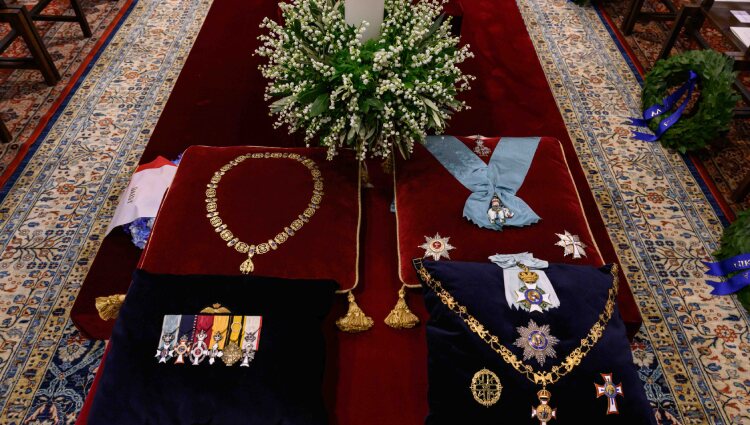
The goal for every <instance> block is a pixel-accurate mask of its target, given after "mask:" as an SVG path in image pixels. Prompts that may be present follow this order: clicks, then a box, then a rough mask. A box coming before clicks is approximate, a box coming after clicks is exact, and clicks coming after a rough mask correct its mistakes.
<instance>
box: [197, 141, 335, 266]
mask: <svg viewBox="0 0 750 425" xmlns="http://www.w3.org/2000/svg"><path fill="white" fill-rule="evenodd" d="M262 158H263V159H267V158H271V159H291V160H294V161H297V162H299V163H301V164H302V165H304V166H305V167H307V168H308V170H310V175H311V176H312V179H313V193H312V196H311V197H310V202H309V203H308V205H307V208H305V210H304V211H303V212H302V214H300V215H299V216H298V217H297V218H296V219H294V221H292V222H291V223H289V226H286V227H284V229H283V231H281V232H279V233H278V234H277V235H276V236H274V237H273V238H272V239H269V240H268V241H267V242H262V243H259V244H257V245H251V244H247V243H245V242H242V241H240V239H239V238H238V237H236V236H235V235H234V233H232V231H231V230H229V229H228V228H227V224H226V223H224V221H223V220H222V219H221V217H220V216H219V207H218V200H217V198H216V196H217V190H218V188H219V182H220V181H221V178H222V177H223V176H224V174H226V173H227V172H228V171H229V170H231V169H232V168H234V167H236V166H237V165H239V164H241V163H242V162H243V161H245V160H246V159H262ZM322 200H323V177H322V175H321V173H320V170H319V169H318V166H317V164H315V161H313V160H312V159H310V158H308V157H305V156H303V155H300V154H296V153H288V152H283V153H282V152H263V153H248V154H244V155H240V156H238V157H237V158H235V159H233V160H231V161H229V162H228V163H227V164H225V165H223V166H222V167H221V168H220V169H219V171H216V172H215V173H214V175H213V177H211V181H210V182H209V183H208V184H207V185H206V212H207V214H206V217H208V219H209V222H210V223H211V225H212V226H213V227H214V230H215V231H216V233H218V235H219V237H220V238H221V239H222V240H224V241H225V242H226V243H227V246H228V247H230V248H234V249H235V250H236V251H237V252H239V253H242V254H247V260H245V261H244V262H243V263H242V265H240V271H241V272H242V273H243V274H248V273H252V272H253V270H255V264H253V260H252V259H253V256H255V255H261V254H266V253H268V252H270V251H275V250H276V249H278V247H279V245H281V244H282V243H284V242H286V241H287V240H288V239H289V238H290V237H292V236H294V234H295V232H298V231H299V230H300V229H302V226H304V225H305V223H307V222H308V221H309V220H310V218H311V217H312V216H313V215H314V214H315V211H316V210H317V209H318V208H319V207H320V203H321V201H322Z"/></svg>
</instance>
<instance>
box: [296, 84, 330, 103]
mask: <svg viewBox="0 0 750 425" xmlns="http://www.w3.org/2000/svg"><path fill="white" fill-rule="evenodd" d="M323 91H324V88H323V86H321V85H317V86H315V87H313V88H311V89H309V90H306V91H303V92H302V93H300V94H299V95H297V100H298V101H299V103H301V104H303V105H307V104H308V103H310V102H312V101H314V100H316V99H317V98H318V97H319V96H320V95H321V94H322V93H323Z"/></svg>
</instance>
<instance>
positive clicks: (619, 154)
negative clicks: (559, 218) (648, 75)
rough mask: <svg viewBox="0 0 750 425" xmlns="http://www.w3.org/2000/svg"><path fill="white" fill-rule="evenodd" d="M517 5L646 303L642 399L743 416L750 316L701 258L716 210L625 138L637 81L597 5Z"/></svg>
mask: <svg viewBox="0 0 750 425" xmlns="http://www.w3.org/2000/svg"><path fill="white" fill-rule="evenodd" d="M518 5H519V7H520V9H521V12H522V15H523V16H524V20H525V22H526V26H527V29H528V31H529V35H530V36H531V39H532V41H533V42H534V45H535V48H536V52H537V55H538V56H539V59H540V62H541V63H542V66H543V67H544V69H545V73H546V75H547V79H548V81H549V83H550V87H551V88H552V90H553V93H554V95H555V98H556V100H557V103H558V107H559V109H560V111H561V113H562V115H563V118H564V120H565V123H566V125H567V127H568V132H569V134H570V137H571V139H572V140H574V141H575V145H576V149H577V151H578V157H579V159H580V160H581V163H582V165H583V167H584V169H586V171H587V176H588V178H589V185H590V186H591V189H592V191H593V192H594V195H595V197H596V198H597V200H598V202H597V203H598V205H599V210H600V213H601V214H602V216H603V217H604V218H605V222H606V223H607V226H608V228H609V234H610V237H611V239H612V241H613V243H614V245H615V247H617V249H618V257H619V260H620V262H621V264H622V266H623V269H624V270H625V272H626V274H627V277H628V281H629V283H630V285H631V289H632V291H633V295H634V296H635V298H636V302H637V303H638V306H639V308H640V310H641V314H642V316H643V319H644V326H643V328H642V331H641V333H640V336H639V338H638V340H636V342H635V343H634V344H633V352H634V356H635V359H636V360H635V361H636V364H637V365H638V366H639V367H640V373H641V376H642V379H643V380H644V383H645V385H646V390H647V393H648V395H649V398H651V400H652V402H653V401H656V402H657V403H658V404H659V405H660V406H662V407H664V408H665V409H666V412H667V413H669V414H671V415H674V416H675V417H676V418H677V419H678V420H679V421H680V422H682V423H684V424H705V423H716V424H734V423H747V422H748V421H750V398H748V396H747V394H748V391H750V380H748V375H747V370H748V369H750V359H748V356H749V355H750V335H749V332H748V324H749V319H748V314H747V313H746V312H745V311H744V310H743V309H742V307H741V306H740V305H739V303H738V302H737V300H736V299H735V298H733V297H714V296H711V295H710V294H709V293H710V287H709V286H707V285H706V284H705V281H704V277H703V269H704V267H703V266H702V264H701V261H702V260H708V259H709V258H710V252H712V251H713V250H715V249H716V247H717V242H718V239H719V237H720V235H721V232H722V220H721V216H720V212H719V211H718V210H715V209H714V208H712V202H711V201H712V200H711V199H710V196H709V195H707V194H706V193H704V192H703V191H702V190H701V185H700V184H699V182H698V181H697V180H696V178H695V177H694V176H693V174H691V171H690V168H689V166H688V164H687V163H686V161H685V159H684V158H683V157H682V156H680V155H679V154H677V153H675V152H672V151H668V150H665V149H663V148H662V147H661V145H659V144H649V143H645V142H639V141H636V140H633V139H631V136H630V130H631V128H630V127H629V126H628V125H627V122H628V120H627V118H628V117H632V116H637V115H638V113H639V111H640V85H639V82H638V76H637V73H636V72H635V70H634V69H633V68H631V67H630V66H629V63H628V61H627V58H626V56H625V55H624V54H623V52H622V51H621V50H620V48H619V47H618V45H617V43H616V41H615V40H614V39H613V37H612V33H610V32H609V30H608V27H607V26H606V25H605V22H604V21H603V17H602V16H601V15H600V14H599V12H598V10H597V9H596V8H594V7H583V8H581V7H578V6H576V5H574V4H573V3H570V2H567V1H565V0H518ZM662 379H663V380H662ZM659 382H662V384H659Z"/></svg>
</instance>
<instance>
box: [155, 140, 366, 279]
mask: <svg viewBox="0 0 750 425" xmlns="http://www.w3.org/2000/svg"><path fill="white" fill-rule="evenodd" d="M247 152H295V153H299V154H301V155H305V156H307V157H309V158H311V159H313V160H314V161H315V162H316V164H317V165H318V167H319V169H320V171H321V173H322V175H323V182H324V192H325V194H324V196H323V200H322V202H321V204H320V208H319V209H318V211H317V212H316V213H315V215H314V216H313V217H312V218H311V219H310V221H309V223H307V224H305V225H304V227H303V228H302V229H300V230H299V231H298V232H296V234H295V235H294V236H292V237H290V238H289V239H288V240H287V241H286V242H284V243H283V244H281V245H280V246H279V248H278V249H277V250H275V251H271V252H269V253H267V254H264V255H256V256H255V257H254V258H253V261H254V263H255V272H254V273H255V274H257V275H263V276H272V277H283V278H303V279H333V280H335V281H336V282H338V283H339V285H341V287H343V288H349V287H351V286H353V285H354V284H355V282H356V280H357V253H358V234H359V211H360V207H359V171H358V165H357V163H356V161H353V160H352V158H347V157H345V156H342V157H340V158H337V159H336V160H335V161H328V160H326V153H325V150H324V149H305V148H296V149H285V148H266V147H248V146H245V147H225V148H216V147H206V146H194V147H191V148H189V149H188V150H187V151H186V153H185V156H184V157H183V158H182V162H181V163H180V166H179V168H178V171H177V175H176V176H175V179H174V182H173V183H172V186H171V187H170V189H169V191H168V192H167V195H166V197H165V199H164V203H163V204H162V207H161V209H160V210H159V211H160V212H159V215H158V217H157V218H156V221H155V223H154V228H153V232H152V237H151V239H150V240H149V242H148V245H147V246H146V250H145V252H144V255H143V257H142V259H141V263H140V268H142V269H145V270H147V271H150V272H154V273H170V274H240V271H239V266H240V264H241V263H242V262H243V261H244V260H245V259H246V258H247V256H246V255H244V254H241V253H239V252H237V251H235V250H234V249H233V248H229V247H227V245H226V242H224V241H223V240H222V239H221V238H220V237H219V235H218V234H217V233H216V232H215V230H214V228H213V226H211V224H210V223H209V221H208V218H206V207H205V205H206V204H205V198H206V196H205V191H206V184H207V183H208V182H209V180H210V178H211V176H212V175H213V173H214V172H215V171H217V170H218V169H219V168H221V167H222V166H223V165H224V164H226V163H227V162H229V161H230V160H232V159H234V158H236V157H237V156H239V155H241V154H244V153H247ZM312 191H313V182H312V178H311V177H310V172H309V170H308V169H307V167H305V166H304V165H302V164H300V163H299V162H297V161H293V160H289V159H248V160H245V161H244V162H243V163H241V164H240V165H238V166H236V167H234V168H232V169H231V170H229V171H227V173H226V174H225V175H224V177H223V178H222V179H221V182H220V183H219V187H218V189H217V192H218V199H219V201H218V207H219V212H220V216H221V218H222V220H223V221H224V223H227V224H228V229H229V230H231V231H232V233H234V235H235V236H237V237H238V238H240V240H241V241H243V242H246V243H248V244H258V243H261V242H265V241H267V240H268V239H269V238H273V237H274V236H275V235H276V234H277V233H279V232H281V231H283V229H284V227H285V226H289V224H290V223H291V222H292V221H293V220H294V219H295V218H297V216H298V215H299V214H301V213H302V211H303V210H304V209H305V208H306V207H307V204H308V203H309V202H310V196H311V195H312Z"/></svg>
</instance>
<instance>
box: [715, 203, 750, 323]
mask: <svg viewBox="0 0 750 425" xmlns="http://www.w3.org/2000/svg"><path fill="white" fill-rule="evenodd" d="M746 253H750V210H746V211H743V212H741V213H739V214H737V219H736V220H735V221H734V222H732V224H731V225H730V226H729V227H727V228H726V229H724V234H723V235H722V236H721V248H719V250H718V251H716V252H715V253H714V257H716V259H717V260H725V259H727V258H732V257H734V256H736V255H740V254H746ZM735 274H736V273H735ZM727 277H732V276H731V275H730V276H727ZM737 299H739V301H740V303H742V305H743V306H744V307H745V309H746V310H748V311H750V286H746V287H744V288H742V289H740V290H739V291H738V292H737Z"/></svg>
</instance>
